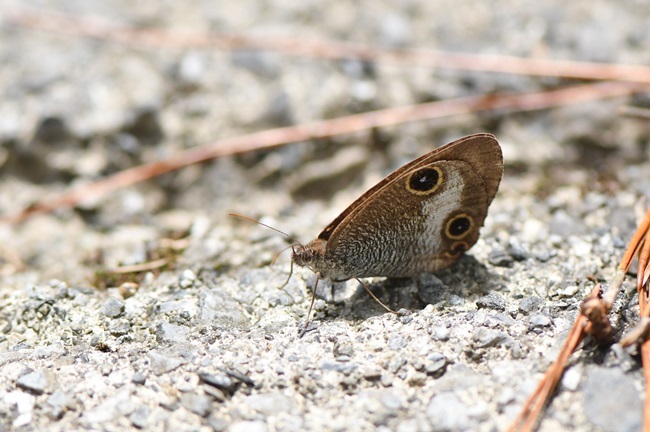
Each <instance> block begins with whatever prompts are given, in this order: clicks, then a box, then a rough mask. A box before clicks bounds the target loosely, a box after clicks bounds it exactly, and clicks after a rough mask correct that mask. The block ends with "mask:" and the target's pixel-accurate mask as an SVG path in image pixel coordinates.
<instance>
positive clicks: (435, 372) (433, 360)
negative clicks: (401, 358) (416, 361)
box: [424, 354, 447, 377]
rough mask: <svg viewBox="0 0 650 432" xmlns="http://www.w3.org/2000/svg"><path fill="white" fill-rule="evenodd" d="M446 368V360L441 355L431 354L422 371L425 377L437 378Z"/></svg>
mask: <svg viewBox="0 0 650 432" xmlns="http://www.w3.org/2000/svg"><path fill="white" fill-rule="evenodd" d="M446 368H447V359H446V358H445V356H443V355H442V354H431V355H430V356H428V357H427V363H426V364H425V366H424V370H425V372H426V373H427V375H432V376H435V377H439V376H441V375H442V374H444V373H445V369H446Z"/></svg>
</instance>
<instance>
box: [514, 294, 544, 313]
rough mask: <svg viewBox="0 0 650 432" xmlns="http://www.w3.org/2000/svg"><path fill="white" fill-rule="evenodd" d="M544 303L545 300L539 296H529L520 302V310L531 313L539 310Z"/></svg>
mask: <svg viewBox="0 0 650 432" xmlns="http://www.w3.org/2000/svg"><path fill="white" fill-rule="evenodd" d="M543 304H544V300H542V299H541V298H539V297H535V296H532V297H527V298H525V299H523V300H522V301H521V302H519V312H521V313H523V314H524V315H529V314H531V313H532V312H537V311H539V310H540V309H541V308H542V305H543Z"/></svg>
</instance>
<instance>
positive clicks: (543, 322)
mask: <svg viewBox="0 0 650 432" xmlns="http://www.w3.org/2000/svg"><path fill="white" fill-rule="evenodd" d="M528 324H529V325H530V326H531V327H532V328H535V327H548V326H550V325H551V319H550V318H549V317H547V316H546V315H542V314H536V315H531V317H530V319H529V320H528Z"/></svg>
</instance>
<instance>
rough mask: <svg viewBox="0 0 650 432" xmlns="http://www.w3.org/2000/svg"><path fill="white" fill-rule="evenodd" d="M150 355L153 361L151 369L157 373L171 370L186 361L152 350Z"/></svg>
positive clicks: (160, 373)
mask: <svg viewBox="0 0 650 432" xmlns="http://www.w3.org/2000/svg"><path fill="white" fill-rule="evenodd" d="M148 356H149V361H150V362H151V371H152V372H153V373H154V374H156V375H162V374H164V373H167V372H171V371H173V370H174V369H176V368H178V367H179V366H181V365H182V364H184V363H185V361H184V360H181V359H178V358H173V357H168V356H166V355H163V354H159V353H157V352H155V351H152V352H150V353H149V354H148Z"/></svg>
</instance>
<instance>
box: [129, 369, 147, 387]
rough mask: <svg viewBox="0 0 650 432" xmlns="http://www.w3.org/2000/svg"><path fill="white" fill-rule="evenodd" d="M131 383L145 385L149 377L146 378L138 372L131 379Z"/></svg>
mask: <svg viewBox="0 0 650 432" xmlns="http://www.w3.org/2000/svg"><path fill="white" fill-rule="evenodd" d="M131 382H132V383H133V384H138V385H144V383H145V382H147V377H146V376H145V374H143V373H142V372H140V371H138V372H136V373H134V374H133V377H132V378H131Z"/></svg>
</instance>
